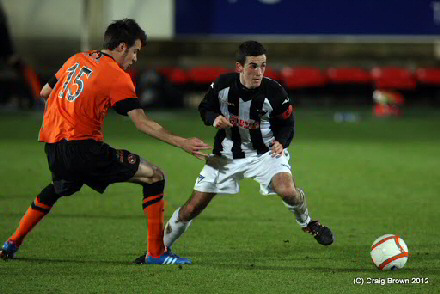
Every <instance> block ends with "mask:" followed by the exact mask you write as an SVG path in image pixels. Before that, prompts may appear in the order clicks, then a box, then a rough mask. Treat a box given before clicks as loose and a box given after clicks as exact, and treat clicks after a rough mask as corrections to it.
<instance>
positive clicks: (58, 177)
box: [44, 140, 140, 196]
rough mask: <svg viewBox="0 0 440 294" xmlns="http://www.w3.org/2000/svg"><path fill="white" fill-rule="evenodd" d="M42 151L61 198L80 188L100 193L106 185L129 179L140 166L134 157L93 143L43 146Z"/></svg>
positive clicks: (126, 152)
mask: <svg viewBox="0 0 440 294" xmlns="http://www.w3.org/2000/svg"><path fill="white" fill-rule="evenodd" d="M44 151H45V152H46V155H47V160H48V162H49V169H50V171H51V172H52V181H53V184H54V186H55V192H56V193H57V194H59V195H61V196H69V195H72V194H73V193H75V192H76V191H79V190H80V189H81V187H82V185H83V184H86V185H87V186H89V187H90V188H92V189H94V190H96V191H98V192H99V193H103V192H104V190H105V189H106V188H107V186H108V185H110V184H113V183H120V182H126V181H127V180H129V179H131V178H132V177H133V176H134V174H135V173H136V171H137V170H138V167H139V163H140V158H139V156H138V155H136V154H132V153H130V152H129V151H127V150H117V149H114V148H112V147H110V146H109V145H108V144H106V143H104V142H98V141H94V140H80V141H60V142H57V143H46V146H45V148H44Z"/></svg>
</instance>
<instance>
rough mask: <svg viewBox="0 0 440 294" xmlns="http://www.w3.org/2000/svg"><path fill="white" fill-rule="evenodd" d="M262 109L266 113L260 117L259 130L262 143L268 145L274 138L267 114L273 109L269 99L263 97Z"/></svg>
mask: <svg viewBox="0 0 440 294" xmlns="http://www.w3.org/2000/svg"><path fill="white" fill-rule="evenodd" d="M263 111H266V113H265V114H264V115H263V116H262V117H261V121H260V130H261V135H262V136H263V142H264V145H266V146H268V147H269V145H270V144H271V143H272V142H273V141H274V140H275V137H274V135H273V132H272V130H271V129H270V123H269V115H270V113H271V112H272V111H273V107H272V105H270V103H269V99H267V98H264V102H263Z"/></svg>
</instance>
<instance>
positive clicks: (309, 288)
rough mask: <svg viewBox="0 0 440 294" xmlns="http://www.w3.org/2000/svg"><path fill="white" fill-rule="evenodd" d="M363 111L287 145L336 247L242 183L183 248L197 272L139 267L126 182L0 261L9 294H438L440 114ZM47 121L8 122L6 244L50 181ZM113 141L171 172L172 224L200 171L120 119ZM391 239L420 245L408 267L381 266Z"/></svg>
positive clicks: (67, 212)
mask: <svg viewBox="0 0 440 294" xmlns="http://www.w3.org/2000/svg"><path fill="white" fill-rule="evenodd" d="M357 113H358V114H359V116H360V120H359V121H358V122H355V123H349V122H345V123H337V122H335V121H334V120H333V114H334V113H333V112H332V111H329V110H322V111H318V110H315V111H312V110H302V109H298V111H297V128H296V130H297V135H296V138H295V139H294V141H293V143H292V145H291V147H290V151H291V154H292V161H291V162H292V165H293V171H294V175H295V178H296V181H297V185H298V186H300V187H302V188H303V189H304V190H305V191H306V193H307V195H308V201H309V210H310V212H311V215H312V217H313V218H315V219H319V220H320V221H321V222H322V223H323V224H325V225H328V226H330V227H331V228H332V230H333V232H334V234H335V235H336V241H335V243H334V244H333V245H331V246H329V247H323V246H320V245H318V244H317V242H316V241H315V240H314V239H313V238H312V237H311V236H309V235H307V234H304V233H303V232H301V230H300V229H299V227H298V225H297V224H296V222H295V220H294V217H293V215H291V213H290V212H289V211H288V210H287V209H286V208H285V207H284V206H283V204H282V203H281V201H280V199H279V198H278V197H275V196H272V197H264V196H261V195H259V192H258V190H259V188H258V184H257V183H256V182H254V181H252V180H245V181H243V182H242V185H241V191H240V194H238V195H234V196H218V197H216V198H215V199H214V200H213V202H212V203H211V204H210V206H209V207H208V208H207V209H206V210H205V211H204V213H202V215H200V216H199V217H198V218H197V219H196V220H195V221H194V222H193V224H192V226H191V228H190V229H189V230H188V231H187V232H186V233H185V235H183V237H182V238H181V239H180V240H179V241H178V242H177V243H176V244H175V246H174V250H175V252H176V253H178V254H180V255H181V256H184V257H188V258H192V260H193V265H185V266H174V265H173V266H148V265H134V264H132V261H133V260H134V259H135V258H136V257H138V256H139V255H141V254H142V253H143V252H144V250H145V249H146V233H147V230H146V220H145V219H144V216H143V212H142V209H141V202H142V196H141V194H142V192H141V188H140V187H138V186H136V185H130V184H116V185H113V186H111V187H109V188H108V190H107V191H106V193H105V194H104V195H99V194H98V193H97V192H94V191H93V190H91V189H89V188H88V187H84V188H83V189H82V190H81V191H80V192H78V193H77V194H75V195H74V196H71V197H64V198H62V199H60V200H59V201H58V203H57V204H56V205H55V206H54V208H53V209H52V211H51V213H50V214H49V215H47V216H46V218H45V219H44V221H43V222H41V223H40V224H39V225H38V226H37V227H36V228H35V229H34V230H33V231H32V232H31V233H30V234H29V235H28V237H27V239H26V240H25V242H24V243H23V245H22V246H21V248H20V251H19V253H18V255H17V259H15V260H11V261H8V262H4V261H0V293H203V294H207V293H338V294H341V293H440V278H439V277H440V241H439V240H440V230H439V229H438V227H437V225H438V223H439V221H440V217H439V211H440V200H439V197H440V110H438V109H437V110H428V109H417V110H406V112H405V116H403V117H401V118H388V119H376V118H373V117H372V115H371V111H370V110H369V109H363V110H358V112H357ZM149 115H150V116H151V117H152V118H153V119H155V120H156V121H158V122H159V123H161V124H162V125H164V126H165V127H166V128H168V129H169V130H171V131H172V132H174V133H176V134H180V135H182V136H187V137H192V136H197V137H200V138H202V139H204V140H206V141H207V142H209V143H210V144H212V143H213V135H214V133H215V130H214V129H213V128H208V127H205V126H204V125H203V124H202V122H201V120H200V118H199V116H198V113H197V112H196V111H185V112H151V113H149ZM41 118H42V114H41V113H39V112H29V113H8V112H3V113H1V115H0V132H1V134H2V137H1V139H0V154H1V155H0V182H1V185H0V241H1V242H3V241H5V240H6V239H7V238H8V237H9V236H10V235H11V234H12V233H13V231H14V230H15V228H16V226H17V224H18V222H19V220H20V218H21V217H22V215H23V213H24V212H25V211H26V209H27V208H28V207H29V205H30V203H31V202H32V201H33V200H34V198H35V197H36V195H37V194H38V193H39V192H40V190H41V189H42V188H43V187H44V186H46V185H47V184H48V183H49V181H50V174H49V172H48V168H47V161H46V158H45V155H44V152H43V144H41V143H38V142H37V141H36V138H37V134H38V130H39V127H40V125H41ZM105 134H106V142H108V143H109V144H111V145H112V146H114V147H117V148H125V149H128V150H130V151H132V152H135V153H138V154H140V155H141V156H142V157H143V158H146V159H148V160H150V161H151V162H153V163H155V164H157V165H159V166H160V167H161V168H162V169H163V170H164V171H165V172H166V173H167V175H168V184H167V187H166V191H165V193H166V199H167V208H166V212H165V213H166V215H165V218H166V220H167V219H168V218H169V217H170V215H171V213H172V212H173V211H174V210H175V209H176V208H177V207H179V206H180V205H181V204H183V203H184V201H185V200H186V199H187V198H188V196H189V194H190V192H191V189H192V187H193V184H194V182H195V179H196V177H197V176H198V174H199V171H200V170H201V168H202V166H203V162H202V161H199V160H197V159H196V158H194V157H192V156H190V155H188V154H186V153H184V152H183V151H182V150H180V149H178V148H174V147H172V146H169V145H167V144H165V143H162V142H159V141H157V140H155V139H152V138H149V137H147V136H144V135H142V134H141V133H139V132H138V131H136V130H135V129H134V127H133V126H132V123H131V122H130V121H129V120H128V119H127V118H124V117H121V116H117V115H115V114H110V117H109V118H107V120H106V125H105ZM386 233H394V234H398V235H400V236H401V237H402V238H404V240H405V242H406V243H407V245H408V247H409V251H410V253H411V257H410V258H409V260H408V263H407V264H406V266H405V268H404V269H402V270H399V271H393V272H381V271H379V270H377V269H375V268H374V266H373V264H372V262H371V259H370V255H369V253H370V246H371V244H372V242H373V241H374V239H376V238H377V237H379V236H380V235H383V234H386ZM356 278H360V279H358V280H357V281H361V280H363V281H364V284H363V285H357V284H355V283H354V281H355V279H356ZM389 278H392V279H399V280H401V281H405V280H404V279H409V280H407V281H409V284H397V283H396V282H394V283H390V282H389V281H390V280H388V279H389ZM374 279H376V280H374ZM372 281H374V282H378V283H379V284H368V282H372ZM394 281H396V280H394ZM421 282H423V283H421ZM380 283H382V284H384V285H381V284H380Z"/></svg>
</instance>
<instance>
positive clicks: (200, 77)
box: [188, 67, 230, 85]
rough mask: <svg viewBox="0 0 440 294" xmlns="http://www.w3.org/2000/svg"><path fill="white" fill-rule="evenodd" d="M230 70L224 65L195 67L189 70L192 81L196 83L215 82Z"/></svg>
mask: <svg viewBox="0 0 440 294" xmlns="http://www.w3.org/2000/svg"><path fill="white" fill-rule="evenodd" d="M228 72H230V71H229V70H228V69H226V68H224V67H194V68H191V69H190V70H189V71H188V76H189V79H190V81H191V82H193V83H194V84H196V85H206V84H211V83H212V82H214V81H215V80H216V79H217V78H218V77H219V76H220V75H221V74H224V73H228Z"/></svg>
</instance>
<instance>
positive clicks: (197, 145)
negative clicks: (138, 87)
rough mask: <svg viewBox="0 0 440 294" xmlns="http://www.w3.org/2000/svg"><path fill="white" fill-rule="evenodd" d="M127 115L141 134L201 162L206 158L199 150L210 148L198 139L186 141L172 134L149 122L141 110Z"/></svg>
mask: <svg viewBox="0 0 440 294" xmlns="http://www.w3.org/2000/svg"><path fill="white" fill-rule="evenodd" d="M127 114H128V116H129V117H130V118H131V120H132V121H133V123H134V124H135V126H136V128H137V129H138V130H140V131H141V132H143V133H145V134H147V135H150V136H153V137H155V138H156V139H159V140H161V141H164V142H167V143H168V144H171V145H173V146H176V147H180V148H182V149H183V150H185V151H186V152H188V153H190V154H192V155H194V156H195V157H197V158H198V159H202V160H203V159H206V158H207V156H208V155H207V154H204V153H203V152H201V150H206V149H210V148H211V147H210V146H209V145H208V144H206V143H205V142H203V141H202V140H200V139H198V138H190V139H186V138H182V137H180V136H177V135H174V134H172V133H171V132H170V131H168V130H166V129H165V128H163V127H162V126H161V125H160V124H158V123H157V122H155V121H153V120H151V119H150V118H149V117H148V116H147V115H146V114H145V112H144V111H143V110H142V109H139V108H138V109H134V110H131V111H129V112H127Z"/></svg>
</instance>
